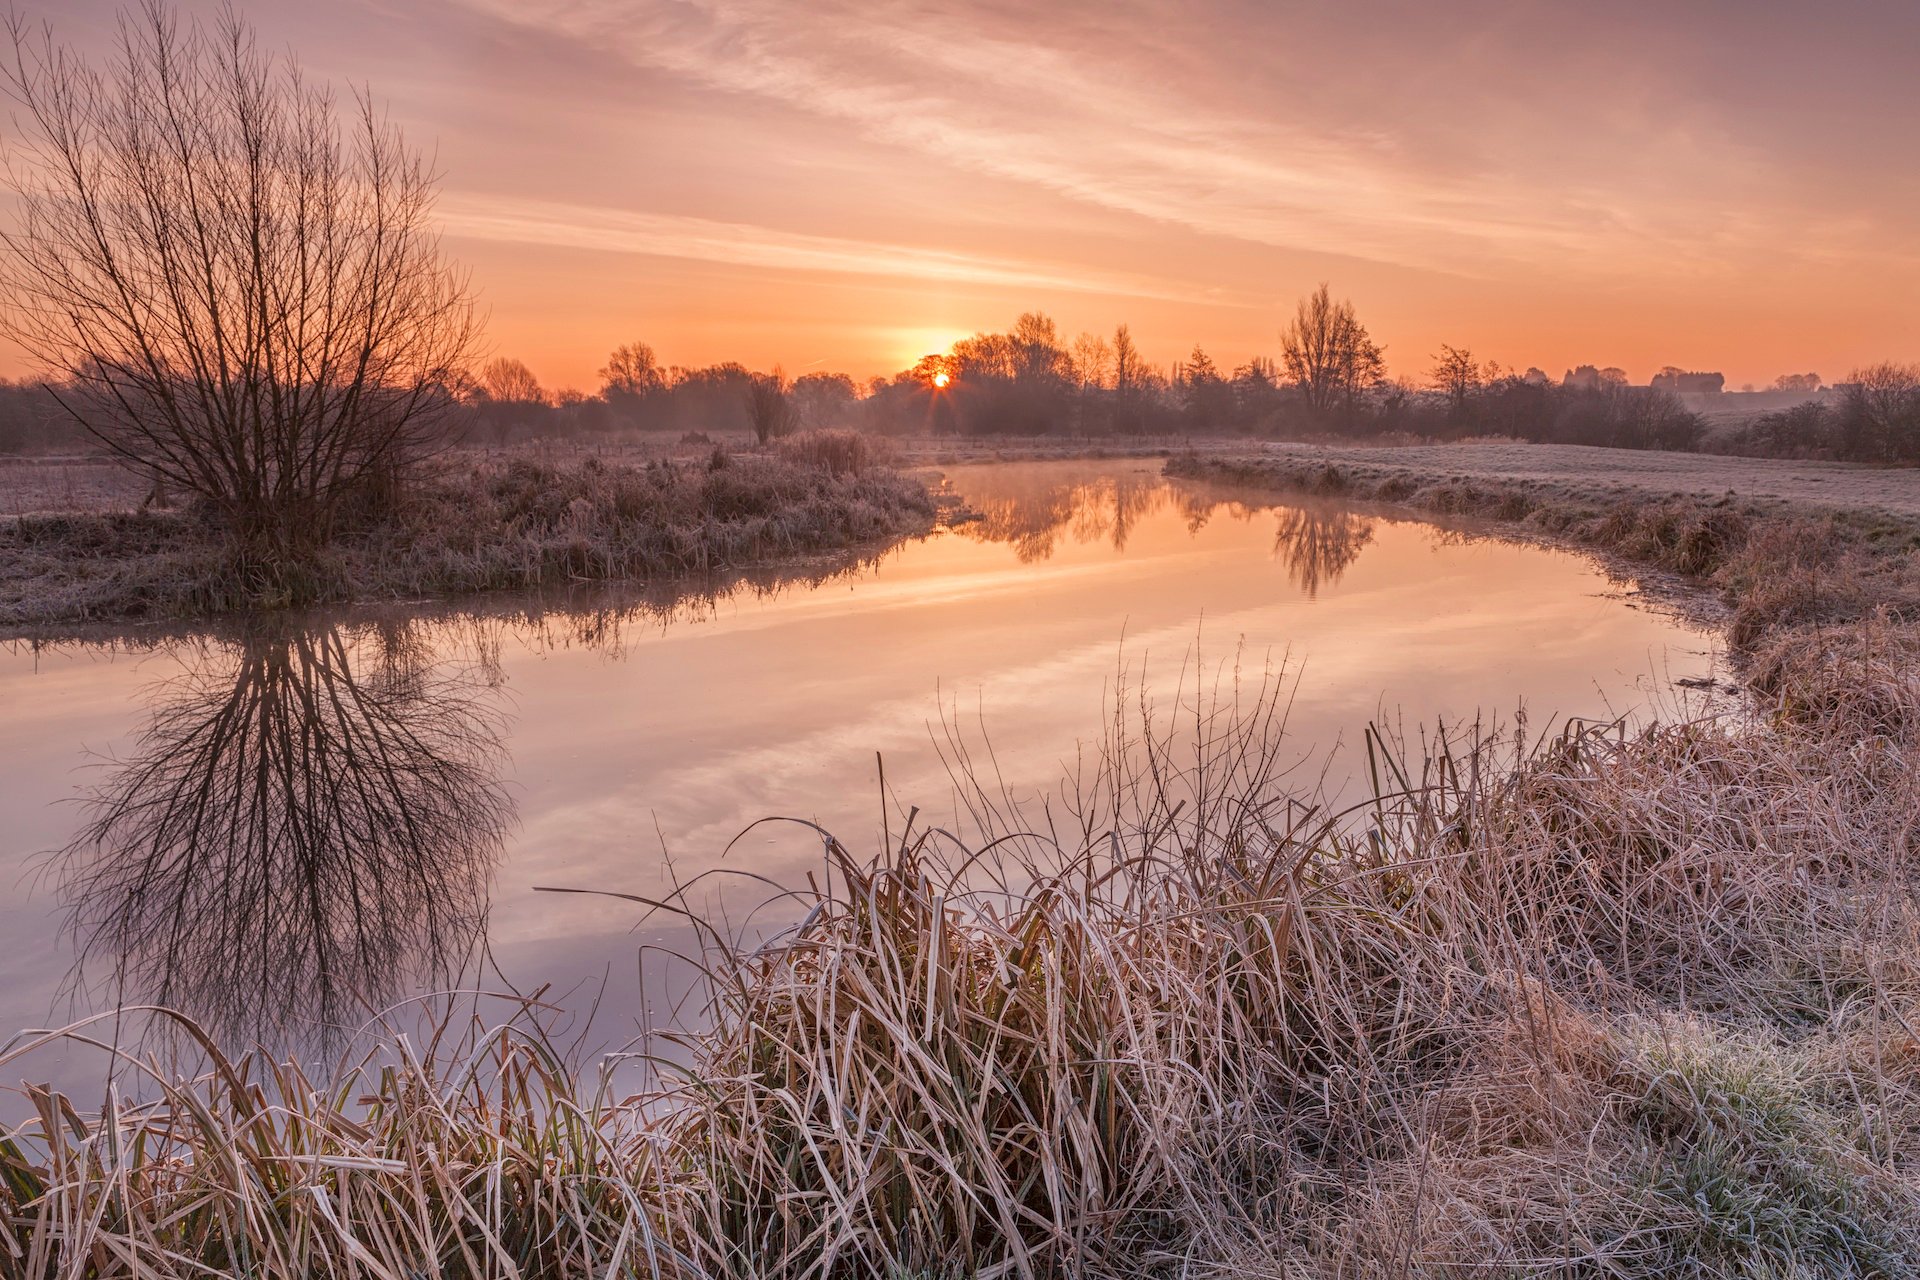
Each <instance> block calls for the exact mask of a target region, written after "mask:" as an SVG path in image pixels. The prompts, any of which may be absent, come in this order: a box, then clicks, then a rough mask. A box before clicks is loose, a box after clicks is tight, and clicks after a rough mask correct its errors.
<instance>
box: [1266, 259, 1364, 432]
mask: <svg viewBox="0 0 1920 1280" xmlns="http://www.w3.org/2000/svg"><path fill="white" fill-rule="evenodd" d="M1280 351H1281V357H1282V359H1283V360H1284V361H1285V362H1286V367H1287V376H1288V377H1289V378H1291V379H1293V382H1294V385H1295V386H1297V387H1298V388H1299V389H1300V394H1301V396H1302V397H1303V398H1304V399H1305V400H1306V402H1307V405H1308V407H1309V408H1311V409H1312V410H1313V412H1314V413H1315V414H1316V415H1319V416H1322V417H1324V416H1326V415H1328V414H1330V413H1332V412H1333V411H1335V410H1336V409H1345V408H1348V407H1350V406H1351V405H1352V403H1353V399H1354V396H1355V395H1356V394H1357V393H1358V392H1359V390H1360V389H1361V388H1362V387H1366V386H1369V385H1371V384H1372V383H1373V382H1375V381H1376V380H1377V379H1378V378H1379V377H1380V375H1381V372H1382V371H1383V369H1384V368H1385V365H1384V362H1383V361H1382V359H1381V351H1380V348H1379V347H1378V346H1377V345H1375V344H1374V342H1373V340H1372V338H1371V337H1369V336H1368V334H1367V330H1366V327H1365V326H1364V325H1362V324H1361V323H1360V321H1359V319H1358V317H1357V316H1355V314H1354V310H1353V304H1352V303H1351V302H1349V301H1347V300H1345V299H1341V300H1340V301H1338V302H1335V301H1334V300H1333V297H1332V295H1331V293H1330V292H1329V291H1328V288H1327V286H1326V285H1325V284H1322V285H1321V286H1320V287H1319V288H1318V289H1316V290H1314V292H1312V293H1311V294H1309V295H1307V296H1306V297H1304V298H1302V299H1301V300H1300V304H1299V306H1298V307H1297V308H1296V309H1295V311H1294V316H1293V319H1292V321H1290V322H1289V323H1288V325H1287V327H1286V328H1285V329H1284V330H1283V331H1282V332H1281V334H1280Z"/></svg>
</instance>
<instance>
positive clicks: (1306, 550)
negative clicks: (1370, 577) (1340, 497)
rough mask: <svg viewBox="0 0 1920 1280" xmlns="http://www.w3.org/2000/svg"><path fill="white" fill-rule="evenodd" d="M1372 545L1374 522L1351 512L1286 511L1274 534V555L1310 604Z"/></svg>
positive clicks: (1328, 510)
mask: <svg viewBox="0 0 1920 1280" xmlns="http://www.w3.org/2000/svg"><path fill="white" fill-rule="evenodd" d="M1371 541H1373V521H1371V520H1368V519H1366V518H1365V517H1363V516H1356V515H1354V514H1353V512H1351V511H1342V510H1339V509H1337V508H1335V509H1315V508H1310V507H1287V508H1283V509H1282V510H1281V512H1280V524H1279V527H1278V528H1277V529H1275V530H1274V535H1273V554H1274V555H1275V557H1277V558H1278V559H1280V560H1283V561H1285V562H1286V566H1287V577H1288V578H1289V579H1291V580H1292V582H1293V585H1294V586H1296V587H1298V588H1300V590H1302V591H1304V592H1306V593H1307V599H1309V600H1311V599H1313V598H1314V597H1315V596H1317V595H1319V594H1320V588H1321V587H1322V586H1329V587H1330V586H1332V585H1334V584H1335V583H1337V582H1339V581H1340V579H1341V577H1342V575H1344V574H1345V573H1346V571H1347V570H1348V569H1349V568H1351V567H1352V566H1353V562H1354V561H1355V560H1358V559H1359V558H1360V552H1361V550H1362V548H1364V547H1365V546H1366V545H1367V544H1368V543H1369V542H1371Z"/></svg>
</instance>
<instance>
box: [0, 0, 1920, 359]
mask: <svg viewBox="0 0 1920 1280" xmlns="http://www.w3.org/2000/svg"><path fill="white" fill-rule="evenodd" d="M237 2H238V4H239V7H240V9H241V11H242V12H243V13H244V14H245V15H246V16H247V17H249V18H250V19H251V20H252V21H253V22H254V23H255V25H256V26H257V27H258V29H259V31H260V33H261V34H262V35H263V36H264V37H265V39H266V40H267V42H268V43H270V44H274V45H284V46H287V47H289V48H291V49H293V50H294V51H295V52H296V53H297V54H298V55H299V56H300V58H301V59H302V61H303V62H304V63H305V64H306V66H307V67H308V69H309V70H310V71H311V72H312V73H315V74H317V75H320V76H323V77H327V78H331V79H335V80H349V79H350V80H353V81H357V82H359V81H364V82H367V83H369V84H370V85H371V86H372V88H373V89H374V91H375V93H376V95H379V96H382V97H384V98H386V99H387V100H388V101H389V102H390V104H391V106H392V109H393V111H394V114H395V115H396V116H398V117H399V118H400V119H401V120H402V121H403V122H404V123H405V124H406V125H407V127H408V129H409V132H410V135H411V136H412V138H413V139H414V140H415V141H416V142H418V143H420V144H421V145H423V146H427V147H431V148H433V149H434V150H435V151H436V152H437V155H438V159H439V164H440V166H441V168H442V170H443V171H444V173H445V182H444V194H443V198H442V204H441V209H442V213H443V215H444V220H445V224H446V228H447V233H448V234H447V247H448V249H449V250H450V251H451V252H452V253H453V254H454V255H456V256H457V257H458V258H460V259H461V260H462V261H464V262H465V263H467V264H468V265H469V266H470V267H471V268H472V270H473V275H474V280H475V283H476V285H477V286H478V287H479V289H480V291H481V294H482V296H483V298H484V300H485V303H486V305H487V308H488V310H489V312H490V314H491V321H490V327H489V338H490V344H491V346H492V348H493V350H494V351H495V352H496V353H500V354H510V355H516V356H519V357H521V358H522V359H524V360H526V361H527V363H528V364H530V365H531V366H532V367H533V369H534V371H535V372H536V373H537V374H538V375H539V376H540V378H541V379H542V380H543V381H544V382H545V383H547V384H548V385H549V386H553V387H558V386H565V385H576V386H580V387H583V388H587V389H591V388H593V387H594V386H595V385H597V379H596V378H595V376H594V371H595V370H596V369H597V368H598V367H599V366H600V364H601V363H603V360H604V356H605V353H606V352H607V350H608V349H610V348H611V347H613V346H614V345H616V344H618V343H622V342H627V341H632V340H636V339H638V340H643V341H646V342H649V343H651V344H652V345H653V346H654V348H655V349H656V350H657V351H658V353H659V355H660V358H661V359H662V360H663V361H664V362H667V363H675V364H700V363H707V362H711V361H715V360H722V359H739V360H742V361H744V362H745V363H747V364H750V365H753V366H755V367H768V366H771V365H774V364H776V363H778V364H780V365H782V366H784V367H785V369H786V370H787V372H788V373H790V374H797V373H801V372H805V371H809V370H814V369H831V370H840V371H846V372H850V373H853V374H854V375H856V376H858V377H865V376H868V375H871V374H875V373H891V372H892V371H894V370H896V369H898V368H901V367H904V366H905V365H907V364H910V363H911V362H912V361H913V360H914V359H915V358H916V357H918V356H919V355H921V354H924V353H925V352H927V351H930V350H938V349H942V348H944V347H945V346H946V344H947V343H949V342H951V341H952V340H953V339H954V338H957V337H960V336H964V335H965V334H967V333H970V332H973V331H975V330H978V329H985V328H1004V327H1006V326H1007V325H1009V324H1010V323H1011V322H1012V320H1013V319H1014V317H1015V316H1017V315H1018V314H1019V313H1020V312H1021V311H1024V310H1030V309H1036V308H1037V309H1040V310H1044V311H1047V312H1049V313H1050V314H1052V315H1053V316H1055V318H1056V319H1057V320H1058V321H1059V323H1060V327H1061V329H1062V330H1063V331H1064V332H1066V333H1069V334H1071V333H1073V332H1077V331H1079V330H1081V329H1097V330H1102V331H1105V330H1110V329H1111V328H1112V326H1113V325H1114V324H1115V323H1116V322H1120V321H1125V322H1127V323H1129V324H1130V325H1131V326H1132V329H1133V333H1134V336H1135V338H1136V339H1137V340H1138V341H1139V342H1140V344H1141V345H1142V346H1143V348H1144V349H1145V350H1146V352H1147V354H1148V355H1149V356H1150V357H1151V358H1152V359H1154V360H1156V361H1158V362H1161V363H1163V364H1164V363H1166V362H1168V361H1171V360H1174V359H1177V358H1180V357H1183V356H1184V355H1185V354H1186V352H1187V351H1188V350H1189V349H1190V348H1191V347H1192V346H1193V344H1194V343H1196V342H1198V343H1201V344H1203V345H1204V346H1205V347H1206V348H1207V349H1208V351H1209V352H1210V353H1211V354H1212V355H1213V356H1214V358H1215V360H1216V362H1217V363H1220V364H1223V365H1229V366H1230V365H1233V364H1236V363H1239V362H1241V361H1244V360H1245V359H1246V358H1247V357H1248V356H1249V355H1254V354H1272V353H1273V351H1274V348H1275V346H1276V340H1275V336H1276V334H1277V331H1278V329H1279V326H1280V324H1281V323H1282V319H1283V316H1284V314H1285V313H1286V312H1287V311H1288V310H1289V309H1290V308H1291V305H1292V302H1293V300H1294V299H1295V298H1296V297H1297V296H1298V295H1300V294H1301V293H1303V292H1305V291H1306V290H1308V289H1310V288H1311V287H1312V286H1313V285H1314V284H1315V283H1316V282H1318V281H1320V280H1323V279H1324V280H1328V281H1330V282H1331V283H1332V285H1333V287H1334V290H1335V292H1336V293H1341V294H1346V295H1348V296H1350V297H1351V298H1352V299H1353V300H1354V302H1355V304H1356V305H1357V307H1358V309H1359V311H1360V315H1361V318H1362V319H1363V320H1364V321H1365V322H1367V323H1368V324H1369V326H1370V327H1371V328H1372V330H1373V332H1374V336H1375V337H1376V338H1377V339H1379V340H1381V341H1383V342H1384V343H1385V344H1386V347H1387V358H1388V363H1389V365H1390V366H1391V368H1392V371H1393V372H1394V373H1396V374H1414V375H1419V374H1422V373H1424V371H1425V370H1426V369H1427V367H1428V366H1429V365H1430V364H1431V354H1432V352H1433V351H1434V350H1435V349H1436V348H1437V346H1438V344H1439V343H1441V342H1451V343H1454V344H1455V345H1465V346H1469V347H1471V348H1472V349H1473V350H1474V351H1475V352H1476V353H1478V354H1479V355H1481V356H1482V357H1490V358H1493V359H1497V360H1499V361H1501V362H1502V363H1505V364H1509V365H1513V366H1516V367H1522V368H1524V367H1525V366H1527V365H1530V364H1531V365H1538V366H1540V367H1542V368H1544V369H1546V370H1548V371H1549V372H1551V373H1553V374H1555V375H1556V376H1557V375H1558V374H1559V373H1561V372H1562V371H1563V370H1564V369H1566V368H1567V367H1568V366H1570V365H1573V364H1577V363H1582V362H1594V363H1598V364H1617V365H1620V366H1622V367H1624V368H1625V369H1626V370H1627V371H1628V372H1629V374H1630V375H1631V376H1632V377H1633V378H1634V380H1636V381H1645V380H1646V378H1647V377H1648V375H1650V374H1651V373H1652V372H1653V371H1654V370H1655V369H1657V368H1658V367H1659V366H1661V365H1664V364H1669V363H1671V364H1678V365H1682V366H1686V367H1689V368H1707V369H1720V370H1723V371H1724V372H1725V373H1726V374H1727V377H1728V382H1729V385H1730V386H1735V387H1737V386H1739V385H1740V384H1741V383H1744V382H1755V383H1765V382H1770V381H1771V380H1772V379H1773V377H1774V376H1775V375H1777V374H1780V373H1783V372H1802V371H1807V370H1813V371H1817V372H1819V373H1821V374H1823V375H1825V376H1826V377H1827V378H1828V379H1834V378H1838V377H1841V376H1842V375H1844V374H1845V372H1846V371H1847V370H1848V369H1849V368H1850V367H1852V366H1855V365H1858V364H1860V363H1864V362H1866V361H1869V360H1876V359H1885V358H1907V359H1912V358H1916V357H1920V306H1917V305H1916V303H1915V301H1914V299H1915V298H1916V296H1917V295H1920V170H1916V167H1915V166H1914V164H1913V163H1912V161H1913V154H1914V144H1913V141H1912V139H1913V137H1914V135H1915V128H1916V125H1920V90H1916V88H1915V80H1914V71H1915V66H1916V63H1915V59H1916V56H1917V55H1916V53H1915V50H1916V49H1920V5H1917V4H1914V3H1912V2H1911V0H1882V2H1879V3H1868V2H1866V0H1852V2H1851V3H1849V2H1847V0H1838V2H1830V3H1827V4H1823V5H1821V6H1818V7H1815V6H1809V5H1805V4H1803V3H1787V2H1786V0H1720V2H1700V0H1695V2H1693V3H1686V2H1684V0H1678V2H1676V0H1669V2H1668V3H1654V2H1652V0H1615V2H1614V3H1610V4H1608V5H1605V6H1601V5H1594V4H1591V3H1586V2H1579V0H1478V2H1475V0H1466V2H1457V3H1449V4H1445V5H1435V4H1431V3H1418V4H1415V3H1371V4H1355V3H1335V2H1333V0H1328V2H1326V3H1273V2H1268V3H1256V2H1255V0H1205V2H1202V0H1187V2H1184V3H1183V2H1179V0H1106V2H1104V3H1099V4H1081V3H1064V2H1063V3H1044V4H1041V3H1031V2H1029V0H914V2H909V3H890V2H889V0H317V2H316V0H237ZM24 5H25V9H26V11H27V12H29V13H30V14H33V15H34V16H39V17H48V18H51V19H53V20H54V22H55V29H56V33H57V34H59V35H60V36H61V37H63V38H64V39H67V40H69V41H70V42H72V43H75V44H78V45H81V46H83V47H88V48H97V47H99V46H100V45H101V44H102V43H103V42H104V40H105V38H106V37H107V35H108V34H109V32H110V27H111V23H112V15H113V12H114V9H115V7H116V6H115V4H114V3H112V2H111V0H59V3H50V2H49V0H24ZM183 7H184V8H185V9H186V10H187V11H189V12H203V13H211V12H212V9H213V6H212V5H211V4H196V3H188V4H186V5H184V6H183ZM0 364H3V365H4V366H5V367H6V368H7V369H8V371H11V372H21V371H22V366H21V365H20V364H19V362H18V360H17V358H14V357H13V356H12V355H11V353H6V354H5V355H0Z"/></svg>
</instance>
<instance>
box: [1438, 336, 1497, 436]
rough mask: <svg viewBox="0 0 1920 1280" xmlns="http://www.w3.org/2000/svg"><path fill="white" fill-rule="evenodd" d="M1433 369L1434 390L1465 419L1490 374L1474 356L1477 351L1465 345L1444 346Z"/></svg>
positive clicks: (1454, 413)
mask: <svg viewBox="0 0 1920 1280" xmlns="http://www.w3.org/2000/svg"><path fill="white" fill-rule="evenodd" d="M1433 359H1434V364H1433V370H1432V372H1431V373H1430V374H1428V377H1430V378H1431V379H1432V380H1433V386H1434V389H1435V390H1437V391H1439V392H1440V393H1441V394H1442V395H1444V396H1446V398H1447V403H1448V406H1449V409H1450V411H1451V412H1452V414H1453V416H1454V417H1456V418H1464V417H1466V416H1467V412H1468V410H1469V409H1470V408H1471V407H1472V404H1473V401H1474V399H1475V397H1477V396H1478V395H1479V394H1480V392H1481V389H1482V388H1484V387H1485V386H1486V383H1487V378H1486V375H1485V374H1484V373H1483V372H1482V371H1481V368H1480V364H1479V362H1478V361H1477V360H1475V359H1474V357H1473V352H1471V351H1469V350H1467V349H1466V348H1464V347H1450V346H1447V345H1446V344H1445V343H1442V344H1441V346H1440V354H1439V355H1437V356H1435V357H1434V358H1433Z"/></svg>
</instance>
